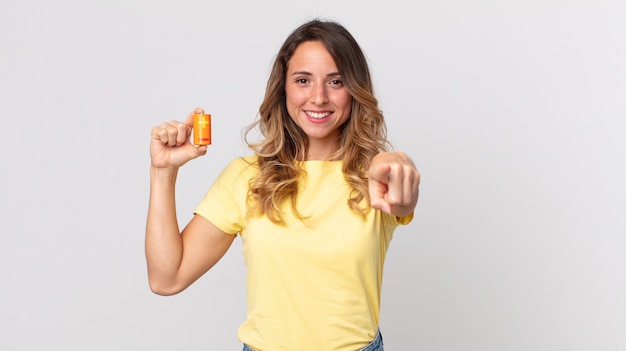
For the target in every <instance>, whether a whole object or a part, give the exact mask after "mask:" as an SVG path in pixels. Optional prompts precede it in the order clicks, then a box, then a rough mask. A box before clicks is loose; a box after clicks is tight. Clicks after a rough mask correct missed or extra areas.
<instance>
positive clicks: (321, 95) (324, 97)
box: [311, 84, 328, 105]
mask: <svg viewBox="0 0 626 351" xmlns="http://www.w3.org/2000/svg"><path fill="white" fill-rule="evenodd" d="M311 101H312V102H313V103H314V104H316V105H322V104H325V103H327V102H328V94H327V91H326V86H325V85H324V84H315V85H314V86H313V88H312V91H311Z"/></svg>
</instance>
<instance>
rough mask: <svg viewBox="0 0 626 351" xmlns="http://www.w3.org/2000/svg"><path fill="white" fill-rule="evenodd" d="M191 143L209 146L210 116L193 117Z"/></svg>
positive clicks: (206, 114) (196, 115) (200, 114)
mask: <svg viewBox="0 0 626 351" xmlns="http://www.w3.org/2000/svg"><path fill="white" fill-rule="evenodd" d="M193 143H194V144H195V145H211V115H210V114H208V113H196V114H194V115H193Z"/></svg>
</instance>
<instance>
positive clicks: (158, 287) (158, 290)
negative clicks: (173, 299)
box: [148, 279, 183, 296]
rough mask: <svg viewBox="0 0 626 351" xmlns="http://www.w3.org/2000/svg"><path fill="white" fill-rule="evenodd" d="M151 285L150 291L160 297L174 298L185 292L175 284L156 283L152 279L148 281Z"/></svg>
mask: <svg viewBox="0 0 626 351" xmlns="http://www.w3.org/2000/svg"><path fill="white" fill-rule="evenodd" d="M148 283H149V285H150V291H152V292H153V293H155V294H157V295H160V296H172V295H176V294H178V293H179V292H181V291H183V289H182V288H180V287H179V286H177V285H175V284H163V283H162V282H156V281H154V280H152V279H148Z"/></svg>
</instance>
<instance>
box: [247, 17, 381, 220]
mask: <svg viewBox="0 0 626 351" xmlns="http://www.w3.org/2000/svg"><path fill="white" fill-rule="evenodd" d="M308 41H319V42H321V43H322V44H323V45H324V46H325V47H326V49H327V50H328V52H329V53H330V55H331V56H332V58H333V59H334V61H335V64H336V65H337V68H338V69H339V73H340V74H341V77H342V79H343V83H344V86H345V87H346V89H347V90H348V92H349V93H350V95H351V96H352V114H351V116H350V118H349V119H348V120H347V121H346V122H345V123H344V124H343V125H342V126H341V127H340V148H339V149H338V150H337V151H336V152H335V153H334V154H332V155H331V156H330V158H329V160H343V169H342V171H343V174H344V177H345V180H346V182H347V183H348V184H349V185H350V186H351V187H352V192H351V194H350V197H349V199H347V204H348V206H349V207H350V208H351V209H352V210H353V211H355V212H356V213H358V214H360V215H362V216H365V214H366V213H367V211H369V194H368V179H367V170H368V169H369V166H370V163H371V160H372V158H373V157H374V156H375V155H376V154H378V153H379V152H381V151H388V150H389V149H391V145H390V144H389V142H388V140H387V129H386V125H385V121H384V118H383V114H382V111H380V109H379V108H378V100H377V99H376V98H375V97H374V93H373V87H372V80H371V76H370V72H369V68H368V65H367V60H366V58H365V56H364V54H363V52H362V51H361V48H360V46H359V45H358V43H357V42H356V40H355V39H354V38H353V37H352V35H351V34H350V33H349V32H348V31H347V30H346V29H345V28H344V27H343V26H342V25H340V24H338V23H336V22H332V21H322V20H319V19H315V20H312V21H309V22H307V23H305V24H303V25H301V26H300V27H298V28H297V29H296V30H295V31H294V32H293V33H291V35H289V37H287V40H286V41H285V43H284V44H283V46H282V47H281V48H280V50H279V52H278V54H277V56H276V59H275V61H274V65H273V67H272V71H271V73H270V76H269V79H268V82H267V88H266V92H265V98H264V100H263V103H262V104H261V106H260V108H259V116H258V118H257V120H255V122H254V123H252V124H251V125H250V126H248V127H247V128H246V129H245V133H244V135H245V140H246V143H247V144H248V146H249V147H250V148H251V149H252V150H253V151H254V153H255V154H256V155H257V157H258V167H259V170H260V172H259V174H258V176H256V177H255V178H253V179H252V180H251V183H250V188H249V192H248V195H249V200H250V202H249V208H248V215H249V216H255V215H262V214H265V215H266V216H267V217H268V218H269V219H270V220H271V221H272V222H274V223H278V224H283V223H284V222H283V218H282V215H281V210H280V204H281V203H283V201H286V200H288V201H290V202H291V208H292V210H293V212H294V214H295V215H296V216H297V217H298V218H300V219H303V218H306V217H305V216H303V215H301V214H300V213H298V211H297V209H296V199H297V195H298V179H300V177H301V176H302V173H303V172H304V170H303V169H302V168H301V167H300V163H301V162H303V161H305V156H306V150H307V146H308V145H307V136H306V134H305V133H304V132H303V131H302V129H300V127H298V126H297V125H296V124H295V123H294V122H293V121H292V119H291V118H290V117H289V114H288V112H287V107H286V94H285V83H286V73H287V64H288V63H289V60H290V59H291V57H292V56H293V54H294V52H295V50H296V48H297V47H298V45H300V44H302V43H304V42H308ZM257 128H258V130H259V131H260V133H261V134H262V136H263V139H262V140H261V141H255V142H251V141H250V140H249V133H250V132H251V131H252V130H256V129H257ZM364 199H365V200H366V202H365V205H364V206H361V205H360V203H361V201H363V200H364Z"/></svg>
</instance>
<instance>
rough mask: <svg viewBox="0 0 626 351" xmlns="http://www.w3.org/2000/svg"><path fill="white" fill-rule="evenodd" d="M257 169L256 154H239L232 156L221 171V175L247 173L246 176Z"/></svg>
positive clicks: (254, 172)
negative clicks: (239, 155) (238, 155)
mask: <svg viewBox="0 0 626 351" xmlns="http://www.w3.org/2000/svg"><path fill="white" fill-rule="evenodd" d="M258 171H259V165H258V162H257V156H241V157H237V158H234V159H233V160H231V161H230V163H229V164H228V165H227V166H226V168H224V170H223V171H222V174H223V175H227V176H230V177H233V178H234V177H238V176H241V175H247V176H248V177H249V176H251V175H253V174H256V173H257V172H258Z"/></svg>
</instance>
